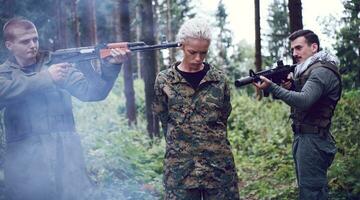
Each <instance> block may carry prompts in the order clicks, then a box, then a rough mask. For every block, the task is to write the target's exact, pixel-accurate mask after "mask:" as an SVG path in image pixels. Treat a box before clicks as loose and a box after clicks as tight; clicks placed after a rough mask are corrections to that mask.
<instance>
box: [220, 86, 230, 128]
mask: <svg viewBox="0 0 360 200" xmlns="http://www.w3.org/2000/svg"><path fill="white" fill-rule="evenodd" d="M231 110H232V107H231V101H230V88H229V84H228V82H227V81H225V87H224V107H223V109H222V113H221V120H222V121H223V122H224V123H225V124H226V122H227V119H228V117H229V115H230V113H231Z"/></svg>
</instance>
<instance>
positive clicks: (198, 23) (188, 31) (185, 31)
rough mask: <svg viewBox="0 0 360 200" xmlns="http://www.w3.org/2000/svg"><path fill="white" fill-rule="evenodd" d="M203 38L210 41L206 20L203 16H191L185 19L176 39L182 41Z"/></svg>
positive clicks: (209, 30)
mask: <svg viewBox="0 0 360 200" xmlns="http://www.w3.org/2000/svg"><path fill="white" fill-rule="evenodd" d="M188 38H193V39H204V40H208V41H209V42H211V29H210V26H209V24H208V21H207V20H205V19H203V18H192V19H190V20H188V21H186V22H185V23H184V24H183V25H182V26H181V27H180V30H179V32H178V35H177V41H178V42H180V43H184V42H185V40H186V39H188Z"/></svg>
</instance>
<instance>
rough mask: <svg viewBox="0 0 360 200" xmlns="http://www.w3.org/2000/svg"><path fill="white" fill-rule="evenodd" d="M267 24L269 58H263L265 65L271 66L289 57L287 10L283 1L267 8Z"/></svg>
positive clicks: (274, 2)
mask: <svg viewBox="0 0 360 200" xmlns="http://www.w3.org/2000/svg"><path fill="white" fill-rule="evenodd" d="M267 22H268V24H269V27H270V33H268V35H267V40H268V45H267V46H268V51H269V54H270V55H269V56H268V57H266V58H265V65H272V64H273V63H275V62H276V61H277V60H279V59H283V58H284V57H288V56H289V55H290V52H289V49H290V45H289V44H290V43H289V41H288V38H287V37H288V36H289V34H290V28H289V20H288V9H287V3H286V1H285V0H275V1H273V2H272V3H271V4H270V6H269V17H268V19H267Z"/></svg>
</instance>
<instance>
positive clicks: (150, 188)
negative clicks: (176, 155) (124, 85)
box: [74, 93, 165, 199]
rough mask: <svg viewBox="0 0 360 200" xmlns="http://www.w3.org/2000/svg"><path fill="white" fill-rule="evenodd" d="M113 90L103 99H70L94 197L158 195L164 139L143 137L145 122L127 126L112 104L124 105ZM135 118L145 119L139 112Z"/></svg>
mask: <svg viewBox="0 0 360 200" xmlns="http://www.w3.org/2000/svg"><path fill="white" fill-rule="evenodd" d="M123 99H124V98H123V97H119V96H118V95H115V94H114V93H112V94H110V95H109V97H108V98H107V99H106V100H105V101H103V102H97V103H79V102H78V101H74V107H75V113H76V121H77V125H78V126H77V128H78V131H79V132H80V134H81V136H82V143H83V146H84V151H85V152H86V153H85V155H86V159H87V166H88V171H89V172H90V177H91V179H92V180H93V181H94V183H96V186H97V189H96V192H95V193H94V194H91V195H92V196H93V198H94V199H159V198H160V197H161V195H162V193H163V192H162V190H163V187H162V160H163V155H164V149H165V146H164V145H165V143H164V141H161V140H155V141H151V140H150V139H149V138H148V137H147V133H146V124H145V123H139V124H138V125H137V126H131V127H129V126H128V124H127V119H125V118H124V117H123V116H124V115H125V114H123V115H119V114H118V110H117V109H114V108H119V107H121V106H120V105H121V104H122V105H125V103H123V102H122V101H123ZM139 118H140V119H138V121H139V122H143V121H145V120H143V119H141V116H139Z"/></svg>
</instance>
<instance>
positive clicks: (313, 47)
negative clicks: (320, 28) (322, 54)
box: [311, 43, 319, 53]
mask: <svg viewBox="0 0 360 200" xmlns="http://www.w3.org/2000/svg"><path fill="white" fill-rule="evenodd" d="M311 50H312V52H313V53H316V52H318V50H319V45H317V44H316V43H312V44H311Z"/></svg>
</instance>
